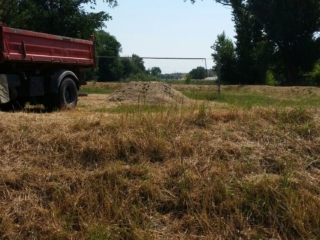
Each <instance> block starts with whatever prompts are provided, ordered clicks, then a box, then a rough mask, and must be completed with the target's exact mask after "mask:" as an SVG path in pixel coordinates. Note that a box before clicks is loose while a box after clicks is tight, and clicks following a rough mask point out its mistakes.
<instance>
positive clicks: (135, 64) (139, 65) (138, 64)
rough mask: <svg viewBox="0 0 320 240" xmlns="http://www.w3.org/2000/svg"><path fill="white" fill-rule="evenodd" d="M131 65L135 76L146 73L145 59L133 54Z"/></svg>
mask: <svg viewBox="0 0 320 240" xmlns="http://www.w3.org/2000/svg"><path fill="white" fill-rule="evenodd" d="M131 64H132V73H133V74H138V73H146V68H145V66H144V61H143V58H141V57H139V56H138V55H136V54H132V57H131Z"/></svg>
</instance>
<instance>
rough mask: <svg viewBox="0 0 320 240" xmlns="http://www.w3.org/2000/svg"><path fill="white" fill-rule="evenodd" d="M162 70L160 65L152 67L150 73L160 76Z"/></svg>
mask: <svg viewBox="0 0 320 240" xmlns="http://www.w3.org/2000/svg"><path fill="white" fill-rule="evenodd" d="M161 73H162V71H161V69H160V68H159V67H152V68H151V69H150V74H151V75H152V76H154V77H159V76H160V75H161Z"/></svg>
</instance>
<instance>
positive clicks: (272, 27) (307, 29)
mask: <svg viewBox="0 0 320 240" xmlns="http://www.w3.org/2000/svg"><path fill="white" fill-rule="evenodd" d="M191 2H193V3H194V2H195V0H191ZM216 2H218V3H221V4H223V5H228V6H231V7H232V8H233V11H234V16H236V17H239V16H241V15H242V17H243V16H244V17H247V18H249V19H250V21H247V23H248V25H247V26H241V24H242V23H243V21H241V20H240V21H238V24H239V25H238V31H237V37H240V36H239V31H240V28H242V29H243V36H245V34H249V35H248V36H249V38H250V39H251V41H252V40H254V38H255V37H260V38H261V39H260V40H259V41H257V42H254V41H252V42H251V43H252V44H253V45H254V47H257V51H258V53H259V54H256V53H254V51H253V50H252V47H251V48H248V47H243V46H242V47H243V49H242V50H241V51H247V50H248V51H249V53H247V54H246V55H244V56H250V54H253V55H254V57H258V56H259V57H261V56H263V54H262V53H264V52H265V51H264V49H268V48H270V46H271V48H272V50H271V51H270V52H271V53H272V54H273V56H272V58H271V59H270V64H271V65H273V66H275V68H276V69H278V70H281V71H282V74H283V75H284V76H285V81H284V82H283V84H287V85H296V84H301V76H302V74H303V73H305V72H307V71H310V70H311V69H312V67H313V66H314V63H315V62H316V60H317V59H318V58H319V56H320V37H319V34H318V35H317V34H316V33H318V32H319V31H320V17H319V16H320V1H318V0H282V1H275V0H269V1H266V0H265V1H262V0H216ZM239 13H241V14H239ZM235 19H236V18H235ZM238 20H239V19H238ZM254 24H256V26H259V28H260V30H259V31H253V32H251V34H255V33H259V34H258V35H257V36H253V35H250V32H247V33H245V32H246V31H245V30H246V29H253V28H254V26H255V25H254ZM257 40H258V39H257ZM261 42H262V43H261ZM248 43H249V42H248ZM241 44H242V43H241ZM258 44H259V46H257V45H258ZM237 47H238V48H239V47H240V45H237ZM246 49H247V50H246ZM259 51H260V52H259ZM262 59H263V58H262ZM249 60H250V59H249ZM249 62H250V61H249ZM252 67H254V68H255V67H257V66H256V64H255V63H253V64H252ZM258 77H259V75H258Z"/></svg>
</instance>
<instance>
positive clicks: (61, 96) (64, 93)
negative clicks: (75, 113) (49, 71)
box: [57, 78, 78, 109]
mask: <svg viewBox="0 0 320 240" xmlns="http://www.w3.org/2000/svg"><path fill="white" fill-rule="evenodd" d="M57 97H58V102H59V105H60V106H59V107H60V108H66V109H71V108H74V107H75V106H76V105H77V102H78V90H77V86H76V84H75V82H74V81H73V80H72V79H71V78H66V79H64V80H63V81H62V83H61V84H60V87H59V92H58V96H57Z"/></svg>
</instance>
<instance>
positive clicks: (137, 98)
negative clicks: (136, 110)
mask: <svg viewBox="0 0 320 240" xmlns="http://www.w3.org/2000/svg"><path fill="white" fill-rule="evenodd" d="M107 101H109V102H129V103H143V104H166V103H169V104H186V103H190V101H191V100H190V99H189V98H187V97H186V96H184V95H183V94H182V93H181V92H179V91H177V90H175V89H173V88H171V87H170V86H169V85H167V84H165V83H161V82H130V83H128V84H126V85H124V86H123V87H122V88H121V89H119V90H117V91H115V92H114V93H113V94H111V95H110V96H108V97H107Z"/></svg>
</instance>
